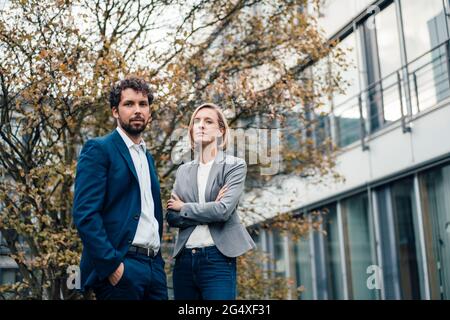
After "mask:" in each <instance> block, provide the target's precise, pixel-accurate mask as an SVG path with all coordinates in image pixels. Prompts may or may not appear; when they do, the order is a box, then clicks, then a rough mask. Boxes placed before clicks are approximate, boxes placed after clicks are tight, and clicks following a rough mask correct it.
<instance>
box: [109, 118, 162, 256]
mask: <svg viewBox="0 0 450 320" xmlns="http://www.w3.org/2000/svg"><path fill="white" fill-rule="evenodd" d="M117 132H119V134H120V136H121V137H122V139H123V141H124V142H125V144H126V145H127V147H128V150H129V151H130V155H131V159H132V160H133V164H134V168H135V169H136V173H137V176H138V180H139V188H140V190H141V216H140V218H139V222H138V226H137V229H136V235H135V236H134V239H133V245H135V246H139V247H144V248H152V249H153V250H155V251H158V250H159V247H160V246H161V243H160V241H159V233H158V228H159V224H158V220H156V218H155V206H154V203H153V196H152V186H151V180H150V168H149V166H148V160H147V156H146V154H145V152H146V147H145V143H144V140H141V142H140V143H139V144H135V143H134V142H133V141H132V140H131V139H130V138H129V137H128V136H127V135H126V133H125V132H124V131H123V130H122V129H121V128H120V127H117Z"/></svg>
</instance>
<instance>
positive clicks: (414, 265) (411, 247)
mask: <svg viewBox="0 0 450 320" xmlns="http://www.w3.org/2000/svg"><path fill="white" fill-rule="evenodd" d="M391 192H392V209H393V214H394V225H395V229H396V241H397V255H398V266H399V270H400V272H399V275H400V288H401V299H420V298H423V296H421V293H420V283H421V281H420V274H419V261H420V244H419V242H418V240H419V239H418V237H416V236H415V235H416V232H415V230H416V228H417V227H415V222H414V220H415V218H414V217H416V216H417V209H416V205H415V203H416V202H415V201H416V200H415V196H414V183H413V178H408V179H404V180H401V181H398V182H395V183H393V184H392V186H391Z"/></svg>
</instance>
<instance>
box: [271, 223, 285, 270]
mask: <svg viewBox="0 0 450 320" xmlns="http://www.w3.org/2000/svg"><path fill="white" fill-rule="evenodd" d="M273 250H274V252H273V257H274V263H275V274H276V275H277V276H279V277H287V261H286V259H287V257H286V250H285V235H284V234H282V233H281V232H280V231H278V230H273Z"/></svg>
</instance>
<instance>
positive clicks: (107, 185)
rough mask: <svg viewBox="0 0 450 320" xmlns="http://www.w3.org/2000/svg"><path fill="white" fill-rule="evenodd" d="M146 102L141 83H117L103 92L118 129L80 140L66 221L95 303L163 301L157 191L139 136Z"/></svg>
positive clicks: (147, 92) (150, 95) (152, 167)
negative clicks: (71, 221) (77, 240)
mask: <svg viewBox="0 0 450 320" xmlns="http://www.w3.org/2000/svg"><path fill="white" fill-rule="evenodd" d="M152 101H153V93H152V92H151V90H150V88H149V86H148V84H147V83H146V82H145V81H144V80H142V79H140V78H136V77H129V78H126V79H124V80H122V81H119V82H117V83H116V84H115V85H114V86H113V87H112V88H111V93H110V105H111V110H112V115H113V116H114V118H115V119H116V120H117V129H116V130H114V131H113V132H112V133H110V134H108V135H106V136H103V137H99V138H95V139H92V140H89V141H87V142H86V144H85V145H84V147H83V149H82V151H81V153H80V157H79V159H78V166H77V175H76V180H75V195H74V204H73V218H74V222H75V225H76V227H77V229H78V233H79V234H80V237H81V240H82V242H83V253H82V257H81V263H80V269H81V284H82V289H83V291H87V290H90V289H93V290H94V293H95V295H96V297H97V299H100V300H109V299H133V300H167V282H166V274H165V272H164V261H163V259H162V256H161V250H160V246H161V238H162V223H163V220H162V206H161V197H160V187H159V181H158V176H157V173H156V168H155V164H154V161H153V158H152V156H151V155H150V153H149V152H148V151H147V150H146V146H145V143H144V141H143V139H142V137H141V133H142V132H143V131H144V129H145V127H146V126H147V124H148V123H149V122H150V121H151V115H150V104H151V103H152Z"/></svg>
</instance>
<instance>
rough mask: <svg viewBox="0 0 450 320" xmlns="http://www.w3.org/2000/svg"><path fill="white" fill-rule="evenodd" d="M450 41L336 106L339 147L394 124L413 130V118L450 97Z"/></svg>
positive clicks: (336, 134)
mask: <svg viewBox="0 0 450 320" xmlns="http://www.w3.org/2000/svg"><path fill="white" fill-rule="evenodd" d="M449 46H450V41H449V40H447V41H445V42H443V43H441V44H439V45H438V46H436V47H434V48H433V49H431V50H430V51H428V52H426V53H424V54H423V55H421V56H419V57H418V58H416V59H414V60H413V61H411V62H409V63H408V64H407V65H405V66H403V67H401V68H400V69H398V70H396V71H395V72H393V73H391V74H389V75H387V76H386V77H384V78H383V79H381V80H379V81H376V82H374V83H372V84H371V85H369V86H368V87H367V88H365V89H364V90H362V91H361V92H359V93H358V94H357V95H355V96H352V97H350V98H349V99H347V100H346V101H345V102H343V103H342V104H340V105H339V106H337V107H335V109H334V113H333V115H334V119H335V130H336V132H335V136H336V138H337V144H338V145H339V146H340V147H345V146H347V145H349V144H351V143H353V142H355V141H358V140H360V141H361V144H362V147H363V149H364V150H365V149H367V145H366V140H367V139H366V137H368V136H369V135H371V134H373V133H375V132H376V131H378V130H379V129H381V128H384V127H386V126H389V125H391V124H392V123H398V122H400V123H401V126H402V129H403V132H408V131H410V128H409V126H408V122H409V120H410V119H411V117H412V116H413V115H415V114H417V113H419V112H421V111H423V110H425V109H428V108H430V107H433V106H435V105H437V104H438V103H439V102H440V101H443V100H444V99H447V98H449V97H450V76H449V75H450V53H449Z"/></svg>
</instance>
